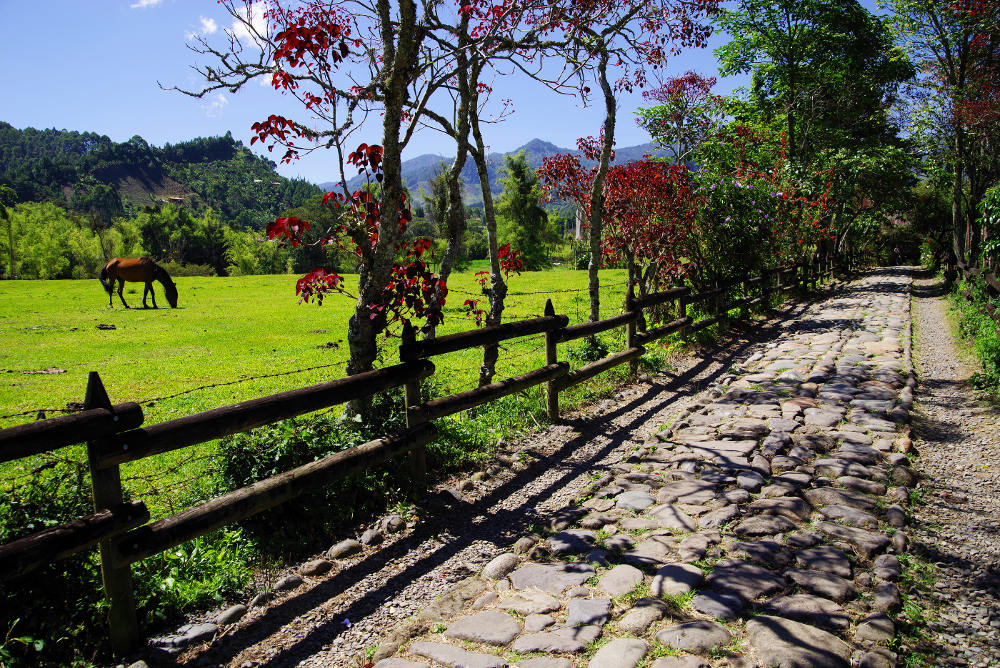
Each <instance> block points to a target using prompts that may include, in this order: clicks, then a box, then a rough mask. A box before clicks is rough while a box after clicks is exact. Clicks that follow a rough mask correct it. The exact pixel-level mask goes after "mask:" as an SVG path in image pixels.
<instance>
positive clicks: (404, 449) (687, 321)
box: [0, 258, 996, 656]
mask: <svg viewBox="0 0 1000 668" xmlns="http://www.w3.org/2000/svg"><path fill="white" fill-rule="evenodd" d="M835 265H838V262H834V261H832V260H831V259H826V260H825V261H820V260H816V261H814V262H812V263H810V264H802V263H800V264H796V265H790V266H786V267H778V268H775V269H772V270H768V271H766V272H764V273H763V274H762V275H760V276H755V277H751V278H747V279H743V280H734V281H729V282H727V283H724V284H722V285H718V284H717V285H716V286H715V287H712V288H709V289H705V290H703V291H701V292H694V291H693V289H692V288H691V287H689V286H680V287H674V288H670V289H668V290H663V291H660V292H655V293H652V294H646V295H641V296H639V297H636V296H634V295H633V294H632V288H631V286H630V288H629V291H628V293H627V295H626V299H625V312H624V313H622V314H620V315H615V316H612V317H609V318H605V319H603V320H597V321H594V322H585V323H580V324H576V325H572V326H570V325H569V318H568V317H567V316H566V315H557V314H556V313H555V311H554V309H553V307H552V303H551V301H550V302H548V303H547V304H546V307H545V315H544V316H542V317H539V318H532V319H529V320H520V321H515V322H509V323H505V324H501V325H496V326H491V327H484V328H481V329H476V330H471V331H467V332H460V333H457V334H450V335H446V336H441V337H437V338H432V339H424V340H420V341H417V340H416V333H415V331H414V329H413V328H412V327H411V326H409V324H407V325H406V326H404V329H403V340H402V343H401V345H400V347H399V356H400V360H401V363H400V364H396V365H393V366H390V367H386V368H384V369H377V370H374V371H368V372H365V373H360V374H356V375H352V376H347V377H345V378H338V379H336V380H332V381H329V382H326V383H319V384H317V385H312V386H309V387H304V388H299V389H295V390H290V391H288V392H282V393H278V394H274V395H270V396H266V397H261V398H259V399H254V400H251V401H246V402H242V403H238V404H233V405H231V406H222V407H220V408H216V409H213V410H209V411H204V412H201V413H196V414H193V415H188V416H185V417H181V418H178V419H176V420H169V421H167V422H163V423H160V424H154V425H143V414H142V409H141V408H140V406H139V405H138V404H136V403H121V404H116V405H112V404H111V401H110V400H109V399H108V396H107V393H106V392H105V390H104V386H103V384H102V383H101V379H100V377H99V376H98V375H97V373H96V372H91V374H90V380H89V382H88V385H87V393H86V400H85V402H84V410H83V411H82V412H80V413H77V414H74V415H69V416H63V417H57V418H51V419H48V420H40V421H37V422H33V423H30V424H25V425H20V426H17V427H12V428H10V429H3V430H0V462H8V461H13V460H16V459H21V458H24V457H28V456H31V455H36V454H41V453H44V452H48V451H52V450H54V449H57V448H61V447H64V446H67V445H72V444H74V443H80V442H86V444H87V453H88V466H89V469H90V473H91V479H92V484H93V498H94V506H95V509H94V513H93V514H91V515H88V516H86V517H82V518H80V519H78V520H74V521H72V522H68V523H66V524H63V525H61V526H58V527H52V528H49V529H45V530H44V531H40V532H36V533H34V534H31V535H30V536H26V537H24V538H20V539H18V540H15V541H13V542H11V543H8V544H6V545H2V546H0V581H2V580H9V579H12V578H17V577H20V576H23V575H24V574H26V573H29V572H30V571H31V570H33V569H34V568H36V567H38V566H40V565H44V564H47V563H51V562H53V561H55V560H57V559H60V558H63V557H66V556H69V555H71V554H75V553H78V552H81V551H83V550H86V549H90V548H92V547H93V546H94V545H98V546H99V548H100V555H101V568H102V576H103V581H104V586H105V594H106V597H107V598H108V601H109V606H108V610H109V612H108V616H109V626H110V633H111V642H112V647H113V649H114V651H115V653H116V654H117V655H120V656H121V655H125V654H127V653H128V652H130V651H131V650H133V649H134V648H135V647H136V646H137V645H138V643H139V642H140V638H139V635H138V633H139V632H138V624H137V622H136V619H135V602H134V594H133V586H132V579H131V569H130V564H132V563H134V562H136V561H139V560H141V559H144V558H147V557H150V556H152V555H155V554H158V553H160V552H162V551H164V550H167V549H170V548H172V547H174V546H176V545H179V544H181V543H184V542H186V541H189V540H192V539H193V538H196V537H198V536H202V535H204V534H206V533H208V532H209V531H212V530H215V529H218V528H220V527H223V526H226V525H229V524H232V523H234V522H237V521H240V520H242V519H245V518H247V517H251V516H253V515H256V514H258V513H261V512H264V511H265V510H268V509H270V508H273V507H275V506H278V505H280V504H282V503H285V502H287V501H289V500H291V499H293V498H295V497H297V496H299V495H301V494H303V493H306V492H308V491H312V490H314V489H316V488H319V487H322V486H324V485H327V484H330V483H331V482H333V481H336V480H339V479H341V478H343V477H345V476H349V475H353V474H355V473H358V472H359V471H362V470H363V469H365V468H366V467H369V466H373V465H375V464H378V463H381V462H383V461H386V460H388V459H391V458H394V457H398V456H401V455H404V454H406V455H408V456H409V458H410V465H411V467H412V482H413V485H414V487H415V488H417V489H420V488H422V487H423V486H424V485H425V484H426V456H425V447H426V445H427V444H428V443H430V442H432V441H433V440H434V439H435V437H436V436H437V433H438V431H437V428H436V427H435V426H434V425H433V423H432V420H435V419H438V418H441V417H444V416H447V415H452V414H455V413H459V412H461V411H465V410H468V409H471V408H475V407H477V406H481V405H483V404H485V403H488V402H491V401H495V400H497V399H499V398H501V397H505V396H508V395H511V394H514V393H516V392H520V391H522V390H525V389H528V388H531V387H536V386H540V385H544V386H545V388H546V409H547V413H548V416H549V417H550V418H551V419H552V420H557V419H558V418H559V393H560V392H561V391H564V390H566V389H567V388H570V387H573V386H574V385H577V384H580V383H583V382H584V381H586V380H589V379H591V378H593V377H595V376H597V375H599V374H601V373H603V372H605V371H608V370H610V369H612V368H614V367H617V366H619V365H621V364H629V365H630V368H631V371H632V372H633V373H634V372H635V371H636V370H637V369H638V366H637V365H638V361H639V358H640V357H642V355H643V354H645V352H646V346H648V345H649V344H650V343H652V342H654V341H656V340H659V339H662V338H663V337H666V336H668V335H670V334H673V333H677V332H680V333H681V334H682V335H683V334H685V333H688V332H694V331H698V330H700V329H704V328H706V327H710V326H711V325H714V324H717V323H721V322H724V321H726V320H727V318H728V317H729V316H728V312H729V311H731V310H733V309H737V308H739V309H745V308H746V307H749V306H752V305H756V304H760V303H766V302H767V300H768V299H769V297H770V295H772V294H775V293H781V292H785V291H788V290H799V291H805V290H806V289H808V288H809V287H810V285H812V286H815V284H816V281H817V280H819V279H821V278H823V277H825V276H832V275H833V268H834V266H835ZM845 265H846V266H847V267H848V268H849V267H850V258H848V259H847V262H844V261H843V258H841V259H840V260H839V266H841V267H843V266H845ZM989 280H991V281H993V283H991V285H995V284H996V281H995V277H993V276H992V275H991V276H990V277H989ZM734 288H739V289H740V290H739V292H738V293H736V294H735V295H731V291H732V290H733V289H734ZM734 297H735V299H733V298H734ZM727 300H732V301H729V302H728V303H725V304H723V303H722V302H726V301H727ZM702 302H704V303H707V304H709V306H707V307H703V308H702V311H703V312H707V313H709V314H710V315H709V317H707V318H704V319H702V320H698V321H694V320H693V319H692V317H691V316H690V315H689V314H688V312H687V308H688V306H690V305H691V304H697V303H702ZM671 304H672V305H673V306H672V308H673V310H674V318H673V319H672V320H671V321H669V322H666V323H665V324H662V325H659V326H657V327H654V328H652V329H648V330H647V329H646V318H645V311H646V310H648V309H652V308H654V307H657V308H658V311H657V317H658V318H662V317H663V313H662V311H663V310H664V309H667V312H668V313H669V309H670V306H668V305H671ZM619 327H624V328H625V334H626V344H625V349H624V350H622V351H620V352H616V353H613V354H610V355H607V356H605V357H604V358H602V359H599V360H596V361H592V362H590V363H588V364H585V365H583V366H581V367H579V368H577V369H570V365H569V363H568V362H566V361H560V360H559V359H558V357H559V355H558V345H559V344H560V343H566V342H569V341H574V340H577V339H581V338H584V337H589V336H594V335H596V334H599V333H601V332H606V331H609V330H612V329H616V328H619ZM539 334H541V335H544V337H545V365H544V366H542V367H540V368H537V369H534V370H531V371H528V372H526V373H523V374H520V375H518V376H514V377H512V378H507V379H505V380H500V381H496V382H493V383H490V384H487V385H483V386H482V387H477V388H474V389H471V390H467V391H464V392H459V393H457V394H453V395H450V396H447V397H441V398H436V399H432V400H429V401H421V397H420V383H421V381H423V380H424V379H426V378H428V377H430V376H431V375H433V374H434V372H435V366H434V364H433V363H432V362H431V361H430V360H429V359H427V358H429V357H433V356H436V355H443V354H446V353H450V352H457V351H460V350H467V349H470V348H476V347H482V346H495V345H497V344H498V343H499V342H501V341H506V340H509V339H514V338H520V337H526V336H535V335H539ZM397 387H402V388H404V396H405V408H406V429H405V430H404V431H401V432H399V433H396V434H392V435H389V436H385V437H383V438H379V439H376V440H373V441H369V442H368V443H365V444H363V445H359V446H356V447H353V448H349V449H347V450H343V451H340V452H336V453H334V454H332V455H329V456H327V457H325V458H323V459H320V460H317V461H315V462H311V463H309V464H306V465H304V466H300V467H298V468H295V469H292V470H291V471H286V472H284V473H280V474H278V475H275V476H272V477H270V478H267V479H265V480H262V481H259V482H256V483H253V484H251V485H248V486H246V487H243V488H241V489H238V490H234V491H232V492H229V493H227V494H223V495H222V496H219V497H216V498H214V499H212V500H210V501H207V502H205V503H202V504H200V505H198V506H195V507H193V508H189V509H187V510H183V511H181V512H179V513H177V514H174V515H171V516H169V517H166V518H163V519H159V520H157V521H155V522H152V523H149V519H150V517H149V511H148V509H147V508H146V506H145V504H143V503H142V501H132V502H129V503H125V502H124V501H123V497H124V490H123V489H122V485H121V475H120V470H119V467H120V465H122V464H124V463H127V462H133V461H137V460H140V459H143V458H146V457H151V456H154V455H157V454H160V453H165V452H170V451H174V450H178V449H181V448H185V447H189V446H191V445H195V444H198V443H203V442H206V441H210V440H214V439H217V438H221V437H223V436H228V435H232V434H237V433H241V432H245V431H248V430H250V429H253V428H256V427H260V426H264V425H267V424H272V423H274V422H277V421H279V420H284V419H288V418H292V417H295V416H299V415H303V414H306V413H310V412H314V411H317V410H321V409H325V408H329V407H332V406H335V405H339V404H343V403H346V402H350V401H354V400H358V399H363V398H365V397H368V396H371V395H373V394H376V393H379V392H383V391H386V390H389V389H393V388H397Z"/></svg>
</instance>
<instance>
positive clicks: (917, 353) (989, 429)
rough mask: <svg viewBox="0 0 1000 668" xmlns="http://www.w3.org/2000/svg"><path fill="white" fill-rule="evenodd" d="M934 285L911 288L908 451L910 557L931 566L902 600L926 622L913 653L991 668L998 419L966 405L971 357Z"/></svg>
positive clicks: (998, 553)
mask: <svg viewBox="0 0 1000 668" xmlns="http://www.w3.org/2000/svg"><path fill="white" fill-rule="evenodd" d="M940 293H941V289H940V284H939V282H938V281H937V280H935V279H930V278H920V277H918V278H916V280H915V281H914V298H913V314H914V316H913V317H914V323H915V342H914V362H915V365H916V368H917V372H918V378H919V384H918V386H917V392H916V402H915V407H916V416H915V419H914V431H913V433H914V436H915V439H914V447H915V448H916V450H917V452H919V453H920V456H919V458H917V460H916V462H917V468H918V469H919V471H920V472H921V473H922V474H923V477H922V480H921V482H920V487H919V491H920V494H921V496H922V498H923V500H924V501H925V502H926V504H925V505H915V506H914V507H913V510H912V511H911V512H913V514H914V522H913V527H912V529H911V530H910V531H911V541H912V544H911V547H910V549H911V551H912V552H914V553H915V554H917V555H919V556H920V557H922V558H923V559H925V560H927V561H929V562H930V563H933V564H935V565H936V582H935V583H934V584H933V585H932V586H930V587H928V588H926V589H924V590H923V591H914V592H913V593H912V596H913V603H915V604H917V605H919V606H921V607H922V608H924V609H925V610H928V611H929V612H930V614H929V615H928V617H929V618H930V622H929V628H928V629H927V632H928V635H929V638H928V640H927V641H925V642H924V643H921V644H918V645H917V646H916V649H918V650H922V651H925V652H928V653H933V654H935V655H936V658H935V659H934V665H940V666H973V667H975V668H985V667H987V666H1000V447H998V445H1000V438H998V434H1000V415H998V413H997V409H996V407H995V406H990V405H989V404H987V403H986V402H984V401H977V400H976V392H975V390H974V389H973V388H972V387H971V385H970V384H969V378H970V376H971V375H972V373H974V371H975V369H976V362H975V360H974V359H973V358H972V356H971V352H970V351H969V350H968V349H967V348H965V346H964V345H963V344H962V343H961V342H959V343H958V344H957V345H956V344H955V342H954V341H953V338H952V333H951V331H950V326H949V324H948V320H947V318H946V315H945V313H946V309H947V308H948V305H947V302H946V301H945V300H944V299H943V298H942V297H941V296H940Z"/></svg>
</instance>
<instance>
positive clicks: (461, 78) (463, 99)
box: [421, 2, 470, 339]
mask: <svg viewBox="0 0 1000 668" xmlns="http://www.w3.org/2000/svg"><path fill="white" fill-rule="evenodd" d="M462 4H463V6H466V5H467V4H468V3H467V2H463V3H462ZM469 16H470V13H469V12H463V13H462V15H461V19H460V23H459V26H458V47H459V48H458V49H457V50H456V51H455V64H456V67H455V70H456V75H457V78H458V90H459V103H458V109H457V110H456V118H455V135H456V136H455V146H456V150H455V160H454V161H452V163H451V167H450V168H449V169H448V171H447V173H446V174H445V187H446V188H447V196H448V206H447V211H446V213H445V220H446V221H447V229H448V238H447V243H446V245H445V249H444V257H442V258H441V266H440V267H439V268H438V277H439V278H440V279H441V282H442V283H443V284H445V285H447V282H448V277H449V276H451V270H452V268H453V267H454V266H455V262H457V261H458V258H459V255H460V253H461V249H462V232H463V231H464V230H465V203H464V202H463V201H462V170H463V169H464V168H465V160H466V158H467V156H468V155H469V103H470V99H469V98H470V95H469V51H468V49H469ZM444 300H445V295H444V291H442V289H441V284H438V287H437V288H435V290H434V302H435V303H436V304H438V305H441V306H443V304H444ZM435 329H436V325H435V324H434V323H432V322H431V321H429V320H428V321H427V323H426V324H424V326H423V328H422V329H421V332H422V334H423V338H425V339H433V338H434V336H435Z"/></svg>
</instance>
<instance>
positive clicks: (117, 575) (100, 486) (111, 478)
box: [83, 371, 140, 657]
mask: <svg viewBox="0 0 1000 668" xmlns="http://www.w3.org/2000/svg"><path fill="white" fill-rule="evenodd" d="M83 408H84V410H89V409H91V408H108V409H110V408H111V400H110V399H109V398H108V393H107V391H105V389H104V383H102V382H101V377H100V375H98V373H97V372H96V371H91V372H90V377H89V378H88V379H87V396H86V398H85V399H84V401H83ZM100 446H101V441H100V440H96V441H89V442H88V443H87V460H88V464H89V467H90V481H91V485H92V490H93V491H92V495H93V499H94V512H100V511H102V510H108V509H110V508H112V507H114V506H118V505H120V504H121V503H122V502H123V500H124V499H123V497H122V479H121V471H120V469H119V467H118V466H117V465H115V466H110V467H107V468H103V469H102V468H98V466H97V462H98V453H99V452H100ZM99 545H100V552H101V579H102V580H103V581H104V595H105V596H106V597H107V599H108V603H109V609H108V625H109V626H110V630H111V649H112V651H114V653H115V656H119V657H121V656H125V655H126V654H129V653H130V652H132V651H133V650H134V649H136V648H137V647H138V646H139V640H140V638H139V624H138V621H137V620H136V616H135V594H134V592H133V589H132V567H131V565H129V564H126V565H124V566H119V567H115V566H113V565H112V563H113V560H112V556H111V555H112V546H111V539H104V540H102V541H101V542H100V543H99Z"/></svg>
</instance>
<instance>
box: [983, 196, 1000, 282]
mask: <svg viewBox="0 0 1000 668" xmlns="http://www.w3.org/2000/svg"><path fill="white" fill-rule="evenodd" d="M979 224H980V225H982V226H983V230H984V234H983V238H984V239H985V241H984V242H983V244H982V246H980V249H979V250H980V253H979V266H980V267H986V266H991V265H990V262H991V261H992V260H995V259H996V257H997V251H998V250H1000V183H998V184H997V185H995V186H993V187H992V188H990V189H989V190H987V191H986V195H985V196H984V197H983V200H982V202H980V203H979Z"/></svg>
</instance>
